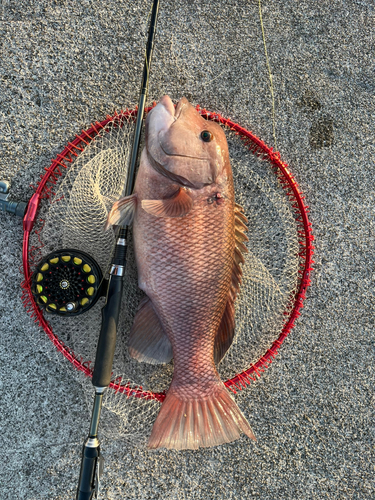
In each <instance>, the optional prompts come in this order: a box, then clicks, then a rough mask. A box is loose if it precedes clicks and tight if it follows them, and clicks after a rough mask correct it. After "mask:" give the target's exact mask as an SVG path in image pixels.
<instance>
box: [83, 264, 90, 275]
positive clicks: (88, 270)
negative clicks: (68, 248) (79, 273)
mask: <svg viewBox="0 0 375 500" xmlns="http://www.w3.org/2000/svg"><path fill="white" fill-rule="evenodd" d="M83 270H84V271H85V273H89V272H90V271H91V267H90V266H89V265H88V264H85V265H84V266H83Z"/></svg>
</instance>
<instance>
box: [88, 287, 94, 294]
mask: <svg viewBox="0 0 375 500" xmlns="http://www.w3.org/2000/svg"><path fill="white" fill-rule="evenodd" d="M94 292H95V288H94V287H93V286H90V288H88V289H87V295H90V296H91V295H94Z"/></svg>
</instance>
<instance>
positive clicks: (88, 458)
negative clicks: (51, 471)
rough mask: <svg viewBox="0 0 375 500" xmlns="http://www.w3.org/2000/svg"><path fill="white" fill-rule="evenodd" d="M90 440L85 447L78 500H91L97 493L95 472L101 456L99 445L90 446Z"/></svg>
mask: <svg viewBox="0 0 375 500" xmlns="http://www.w3.org/2000/svg"><path fill="white" fill-rule="evenodd" d="M88 442H89V439H88V440H87V441H86V442H85V444H84V445H83V452H82V461H81V472H80V474H79V483H78V490H77V495H76V500H91V499H92V498H94V492H95V471H96V466H97V461H98V458H99V455H100V446H99V443H98V445H97V446H94V447H91V446H88Z"/></svg>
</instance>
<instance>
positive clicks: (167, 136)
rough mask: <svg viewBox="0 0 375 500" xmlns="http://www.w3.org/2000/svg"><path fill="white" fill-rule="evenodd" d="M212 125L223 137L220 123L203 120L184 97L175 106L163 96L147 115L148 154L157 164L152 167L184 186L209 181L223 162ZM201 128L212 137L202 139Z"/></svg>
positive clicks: (213, 180) (199, 185)
mask: <svg viewBox="0 0 375 500" xmlns="http://www.w3.org/2000/svg"><path fill="white" fill-rule="evenodd" d="M215 126H216V127H218V129H219V132H220V133H221V134H223V135H224V138H225V134H224V132H223V131H222V130H221V127H220V126H219V125H217V124H214V123H211V122H207V121H206V120H204V119H203V118H202V117H201V116H200V114H199V113H198V112H197V110H196V109H195V108H194V107H193V106H192V105H191V104H190V103H189V102H188V100H187V99H186V98H185V97H183V98H182V99H181V100H180V101H179V102H178V104H177V106H176V108H175V107H174V106H173V103H172V101H171V99H170V98H169V97H168V96H164V97H162V99H161V100H160V102H159V104H158V105H157V106H156V107H155V108H154V109H153V110H152V111H151V112H150V114H149V116H148V117H147V121H146V147H147V153H148V156H149V158H150V159H151V160H153V161H154V163H156V164H157V165H158V167H157V168H156V169H157V170H158V171H159V172H160V173H162V172H161V170H162V171H163V173H162V175H164V176H168V175H167V174H168V173H169V174H171V175H169V177H170V178H173V180H177V178H180V181H179V182H180V183H182V184H183V185H185V186H188V187H193V188H196V189H200V188H202V187H203V186H206V185H209V184H212V183H213V182H215V180H216V178H217V176H218V175H219V174H220V171H221V170H222V167H223V165H224V158H223V154H222V148H221V142H222V137H221V136H220V133H219V134H218V129H216V128H215ZM211 129H214V130H213V131H212V130H211ZM203 130H209V131H210V132H211V134H212V137H213V140H212V141H210V142H204V141H203V140H202V138H201V133H202V131H203ZM217 136H218V137H217ZM217 139H219V141H218V140H217ZM225 141H226V139H225ZM151 162H152V161H151ZM154 167H155V164H154Z"/></svg>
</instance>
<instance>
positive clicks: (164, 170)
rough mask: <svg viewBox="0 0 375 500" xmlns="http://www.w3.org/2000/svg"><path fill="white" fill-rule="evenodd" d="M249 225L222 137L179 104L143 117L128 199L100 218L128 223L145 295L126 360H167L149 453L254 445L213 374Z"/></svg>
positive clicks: (231, 316) (165, 100)
mask: <svg viewBox="0 0 375 500" xmlns="http://www.w3.org/2000/svg"><path fill="white" fill-rule="evenodd" d="M246 223H247V218H246V216H245V215H244V212H243V209H242V207H241V206H240V205H238V204H236V203H235V199H234V186H233V176H232V170H231V166H230V160H229V152H228V144H227V140H226V136H225V133H224V131H223V129H222V128H221V126H220V125H219V124H218V123H215V122H213V121H207V120H205V119H204V118H203V117H202V116H201V115H200V114H199V113H198V111H197V109H196V108H194V106H192V105H191V104H190V103H189V101H188V100H187V99H186V98H185V97H183V98H182V99H180V101H179V102H178V103H177V105H176V107H175V106H174V105H173V102H172V100H171V99H170V98H169V96H167V95H165V96H163V97H162V98H161V99H160V101H159V103H158V104H157V105H156V106H155V107H154V108H153V109H152V110H151V111H150V112H149V113H148V116H147V119H146V124H145V147H144V149H143V151H142V154H141V158H140V166H139V169H138V172H137V177H136V181H135V186H134V191H133V193H132V195H130V196H128V197H125V198H122V199H120V200H118V201H117V202H116V203H115V204H114V205H113V207H112V209H111V211H110V212H109V214H108V218H107V227H110V226H111V225H116V224H128V225H129V224H133V240H134V249H135V257H136V265H137V271H138V285H139V287H140V288H141V290H143V291H144V292H145V294H146V295H145V297H144V299H142V301H141V303H140V304H139V307H138V311H137V313H136V316H135V318H134V323H133V326H132V329H131V332H130V336H129V345H128V349H129V353H130V356H131V357H133V358H134V359H136V360H138V361H139V362H147V363H151V364H163V363H168V362H170V361H171V359H172V357H173V360H174V370H173V377H172V382H171V384H170V387H169V389H168V391H167V393H166V397H165V400H164V401H163V403H162V405H161V408H160V411H159V414H158V415H157V417H156V420H155V422H154V425H153V428H152V431H151V436H150V437H149V441H148V447H149V448H150V449H155V448H167V449H176V450H181V449H198V448H200V447H203V448H204V447H211V446H217V445H221V444H223V443H227V442H231V441H234V440H236V439H238V438H239V437H240V435H241V433H244V434H246V435H247V436H248V437H249V438H251V439H253V440H256V438H255V436H254V434H253V431H252V429H251V427H250V425H249V423H248V422H247V420H246V418H245V417H244V415H243V414H242V412H241V410H240V409H239V407H238V406H237V404H236V402H235V401H234V399H233V398H232V397H231V395H230V394H229V392H228V390H227V388H226V387H225V385H224V383H223V382H222V380H221V379H220V376H219V374H218V371H217V365H218V364H219V363H220V361H221V360H222V358H223V357H224V356H225V354H226V353H227V351H228V349H229V348H230V346H231V344H232V342H233V338H234V332H235V309H234V302H235V299H236V296H237V294H238V291H239V286H240V282H241V275H242V270H241V264H242V263H243V262H244V254H245V253H246V252H247V248H246V241H248V238H247V236H246V234H245V233H246V231H247V225H246Z"/></svg>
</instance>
